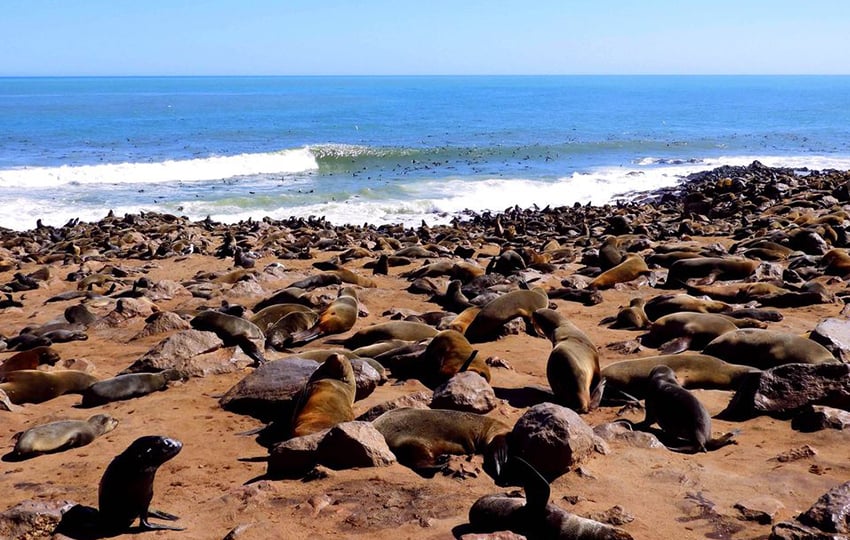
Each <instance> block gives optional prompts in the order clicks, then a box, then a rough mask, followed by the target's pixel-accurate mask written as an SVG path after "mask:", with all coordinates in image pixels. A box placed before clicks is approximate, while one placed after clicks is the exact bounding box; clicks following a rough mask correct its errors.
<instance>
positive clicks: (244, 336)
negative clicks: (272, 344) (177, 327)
mask: <svg viewBox="0 0 850 540" xmlns="http://www.w3.org/2000/svg"><path fill="white" fill-rule="evenodd" d="M189 324H191V325H192V328H194V329H196V330H206V331H208V332H215V335H217V336H218V337H219V339H221V340H222V341H223V342H224V345H225V346H226V347H232V346H234V345H238V346H239V347H240V348H241V349H242V350H243V351H244V352H245V354H247V355H248V356H250V357H251V358H252V359H253V360H254V362H255V364H254V365H255V366H257V365H260V364H262V363H264V362H265V361H266V358H265V356H263V351H262V350H261V349H260V347H259V346H258V345H257V342H260V343H262V342H263V340H264V339H265V336H263V333H262V332H261V331H260V329H259V328H258V327H257V325H256V324H254V323H252V322H251V321H249V320H247V319H243V318H241V317H234V316H233V315H228V314H226V313H221V312H220V311H214V310H207V311H202V312H200V313H198V314H197V315H195V317H194V318H193V319H192V320H191V321H189Z"/></svg>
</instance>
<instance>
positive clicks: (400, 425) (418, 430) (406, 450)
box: [372, 407, 511, 478]
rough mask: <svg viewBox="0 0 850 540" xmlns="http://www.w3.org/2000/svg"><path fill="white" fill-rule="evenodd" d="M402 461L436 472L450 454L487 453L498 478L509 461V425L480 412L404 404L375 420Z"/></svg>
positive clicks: (486, 465)
mask: <svg viewBox="0 0 850 540" xmlns="http://www.w3.org/2000/svg"><path fill="white" fill-rule="evenodd" d="M372 425H374V426H375V429H377V430H378V431H380V432H381V434H382V435H383V436H384V439H386V441H387V445H388V446H389V447H390V450H392V452H393V454H395V456H396V458H397V459H398V461H399V463H401V464H403V465H406V466H408V467H410V468H412V469H413V470H415V471H417V472H418V473H419V474H422V475H423V476H430V475H433V474H436V472H437V471H438V470H439V469H440V468H441V466H440V463H441V461H443V460H444V459H445V458H446V456H448V455H458V454H484V469H485V471H487V472H488V474H490V475H491V476H493V478H498V477H499V475H500V471H501V469H502V467H503V466H504V464H505V462H506V461H507V455H508V441H507V436H508V433H509V432H510V431H511V428H510V426H508V425H507V424H505V423H504V422H502V421H501V420H496V419H495V418H490V417H488V416H483V415H480V414H475V413H469V412H461V411H450V410H445V409H414V408H410V407H402V408H399V409H393V410H391V411H387V412H385V413H384V414H382V415H381V416H379V417H378V418H376V419H375V420H373V421H372Z"/></svg>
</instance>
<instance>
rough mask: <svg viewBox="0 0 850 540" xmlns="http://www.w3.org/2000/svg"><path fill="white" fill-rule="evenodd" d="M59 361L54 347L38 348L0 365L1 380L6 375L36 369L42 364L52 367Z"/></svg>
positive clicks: (15, 356) (16, 355)
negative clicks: (11, 372) (10, 372)
mask: <svg viewBox="0 0 850 540" xmlns="http://www.w3.org/2000/svg"><path fill="white" fill-rule="evenodd" d="M58 361H59V353H58V352H56V349H54V348H52V347H36V348H35V349H27V350H26V351H21V352H19V353H17V354H14V355H12V356H10V357H9V358H7V359H6V360H5V361H3V363H2V364H0V379H2V376H3V374H4V373H7V372H9V371H18V370H21V369H35V368H37V367H38V366H40V365H42V364H47V365H49V366H52V365H54V364H56V362H58Z"/></svg>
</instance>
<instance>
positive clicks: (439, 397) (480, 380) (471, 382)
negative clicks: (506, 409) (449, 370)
mask: <svg viewBox="0 0 850 540" xmlns="http://www.w3.org/2000/svg"><path fill="white" fill-rule="evenodd" d="M498 404H499V401H498V400H497V399H496V393H495V392H494V391H493V388H492V387H491V386H490V384H489V383H488V382H487V380H486V379H485V378H484V377H482V376H481V375H479V374H478V373H475V372H474V371H464V372H462V373H456V374H455V375H454V376H452V378H451V379H449V380H448V381H446V382H445V383H444V384H443V385H441V386H439V387H438V388H437V389H436V390H434V397H433V399H432V401H431V408H432V409H451V410H454V411H466V412H473V413H478V414H487V413H488V412H490V411H492V410H493V409H495V408H496V405H498Z"/></svg>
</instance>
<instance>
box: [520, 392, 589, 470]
mask: <svg viewBox="0 0 850 540" xmlns="http://www.w3.org/2000/svg"><path fill="white" fill-rule="evenodd" d="M597 441H598V439H597V437H595V436H594V434H593V430H592V429H590V426H588V425H587V424H586V423H585V421H584V420H582V419H581V417H580V416H579V415H578V414H577V413H576V412H575V411H573V410H572V409H568V408H566V407H562V406H560V405H555V404H554V403H540V404H538V405H535V406H533V407H531V408H530V409H528V411H526V413H525V414H523V415H522V417H520V419H519V420H517V423H516V424H515V425H514V428H513V431H512V432H511V451H512V452H513V453H514V454H515V455H517V456H519V457H522V458H523V459H525V460H526V461H527V462H528V463H530V464H531V465H532V466H533V467H534V468H535V469H537V471H538V472H540V474H541V475H542V476H543V477H544V478H546V479H547V480H549V481H550V482H551V481H552V480H554V479H555V478H557V477H559V476H561V475H562V474H564V473H565V472H567V471H568V470H570V468H572V467H574V466H577V465H579V464H580V463H581V462H582V461H584V460H585V459H587V458H588V457H589V456H590V455H591V454H592V453H593V451H594V447H595V446H596V445H597Z"/></svg>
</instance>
